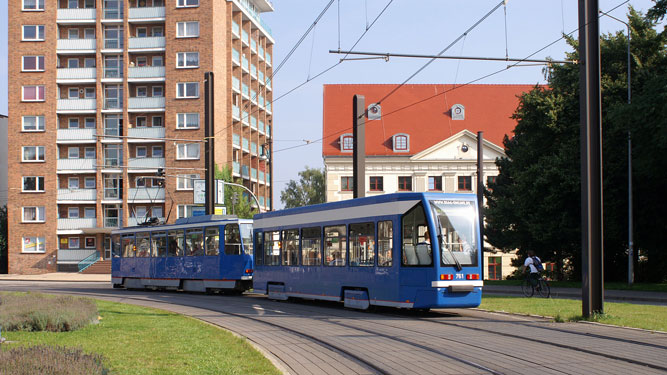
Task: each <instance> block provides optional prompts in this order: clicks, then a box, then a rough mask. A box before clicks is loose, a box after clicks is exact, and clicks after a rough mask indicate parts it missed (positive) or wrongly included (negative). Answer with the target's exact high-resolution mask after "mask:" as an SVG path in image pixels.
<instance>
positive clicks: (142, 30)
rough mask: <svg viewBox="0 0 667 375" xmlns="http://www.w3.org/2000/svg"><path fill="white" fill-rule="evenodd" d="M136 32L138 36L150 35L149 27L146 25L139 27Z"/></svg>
mask: <svg viewBox="0 0 667 375" xmlns="http://www.w3.org/2000/svg"><path fill="white" fill-rule="evenodd" d="M136 33H137V35H136V37H137V38H145V37H147V36H148V29H147V28H145V27H137V30H136Z"/></svg>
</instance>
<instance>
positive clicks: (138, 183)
mask: <svg viewBox="0 0 667 375" xmlns="http://www.w3.org/2000/svg"><path fill="white" fill-rule="evenodd" d="M134 187H135V188H141V187H146V177H144V176H139V177H135V178H134Z"/></svg>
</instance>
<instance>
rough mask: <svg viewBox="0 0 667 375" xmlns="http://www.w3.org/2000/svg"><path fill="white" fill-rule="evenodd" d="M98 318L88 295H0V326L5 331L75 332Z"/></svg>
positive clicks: (95, 308)
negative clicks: (83, 296)
mask: <svg viewBox="0 0 667 375" xmlns="http://www.w3.org/2000/svg"><path fill="white" fill-rule="evenodd" d="M96 320H97V306H95V302H93V301H92V300H90V299H88V298H82V297H73V296H52V295H48V294H42V293H3V294H1V295H0V326H2V328H3V329H4V330H5V331H51V332H62V331H74V330H77V329H80V328H82V327H85V326H87V325H88V324H90V323H92V322H94V321H96Z"/></svg>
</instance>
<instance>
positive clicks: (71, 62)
mask: <svg viewBox="0 0 667 375" xmlns="http://www.w3.org/2000/svg"><path fill="white" fill-rule="evenodd" d="M70 31H71V30H70ZM70 39H71V38H70ZM78 67H79V59H67V68H69V69H74V68H78Z"/></svg>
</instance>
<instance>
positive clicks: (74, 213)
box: [67, 207, 79, 219]
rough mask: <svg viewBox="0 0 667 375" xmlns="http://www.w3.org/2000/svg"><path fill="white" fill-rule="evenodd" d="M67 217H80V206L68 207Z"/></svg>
mask: <svg viewBox="0 0 667 375" xmlns="http://www.w3.org/2000/svg"><path fill="white" fill-rule="evenodd" d="M67 217H68V218H70V219H78V218H79V207H70V208H68V209H67Z"/></svg>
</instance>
